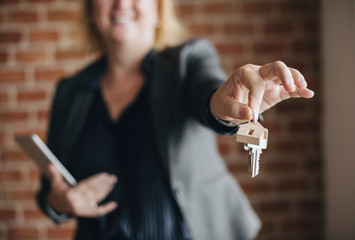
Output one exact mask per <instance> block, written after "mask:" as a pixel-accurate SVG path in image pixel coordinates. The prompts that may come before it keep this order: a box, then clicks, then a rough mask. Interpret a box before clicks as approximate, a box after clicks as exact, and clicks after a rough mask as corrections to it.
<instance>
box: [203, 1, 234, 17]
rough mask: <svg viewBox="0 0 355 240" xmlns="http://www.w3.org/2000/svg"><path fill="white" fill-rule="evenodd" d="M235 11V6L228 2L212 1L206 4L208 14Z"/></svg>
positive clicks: (205, 9) (205, 8) (205, 10)
mask: <svg viewBox="0 0 355 240" xmlns="http://www.w3.org/2000/svg"><path fill="white" fill-rule="evenodd" d="M232 11H233V6H232V5H231V4H229V3H226V2H212V3H206V4H205V5H204V12H205V13H207V14H226V13H229V12H232Z"/></svg>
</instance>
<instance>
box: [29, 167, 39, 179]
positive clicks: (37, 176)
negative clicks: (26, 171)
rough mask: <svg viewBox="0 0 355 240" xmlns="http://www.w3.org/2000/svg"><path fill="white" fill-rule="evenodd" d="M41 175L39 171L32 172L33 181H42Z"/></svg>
mask: <svg viewBox="0 0 355 240" xmlns="http://www.w3.org/2000/svg"><path fill="white" fill-rule="evenodd" d="M41 175H42V172H41V171H40V170H39V169H37V170H33V171H30V178H31V180H34V181H37V180H39V179H40V177H41Z"/></svg>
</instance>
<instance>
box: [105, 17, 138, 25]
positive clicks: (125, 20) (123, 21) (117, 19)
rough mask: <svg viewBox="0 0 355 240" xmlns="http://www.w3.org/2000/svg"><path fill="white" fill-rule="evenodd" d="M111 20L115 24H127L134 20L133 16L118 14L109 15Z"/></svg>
mask: <svg viewBox="0 0 355 240" xmlns="http://www.w3.org/2000/svg"><path fill="white" fill-rule="evenodd" d="M111 21H112V22H113V23H115V24H122V25H125V24H129V23H132V22H133V21H134V19H133V17H126V16H119V17H117V16H116V17H111Z"/></svg>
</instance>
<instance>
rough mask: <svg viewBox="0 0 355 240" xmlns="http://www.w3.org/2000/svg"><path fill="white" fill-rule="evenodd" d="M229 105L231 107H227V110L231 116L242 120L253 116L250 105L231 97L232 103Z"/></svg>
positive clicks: (247, 119)
mask: <svg viewBox="0 0 355 240" xmlns="http://www.w3.org/2000/svg"><path fill="white" fill-rule="evenodd" d="M228 105H229V109H228V108H227V111H226V112H227V114H228V116H229V117H231V118H233V119H236V120H242V121H249V120H250V119H251V118H252V115H253V113H252V110H251V108H250V107H249V106H248V105H246V104H243V103H240V102H238V101H236V100H232V99H230V103H229V104H228ZM228 105H227V107H228Z"/></svg>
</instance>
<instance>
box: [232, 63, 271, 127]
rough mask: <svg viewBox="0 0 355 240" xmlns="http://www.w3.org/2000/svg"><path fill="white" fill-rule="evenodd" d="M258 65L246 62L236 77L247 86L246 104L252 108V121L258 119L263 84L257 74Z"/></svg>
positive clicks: (263, 89)
mask: <svg viewBox="0 0 355 240" xmlns="http://www.w3.org/2000/svg"><path fill="white" fill-rule="evenodd" d="M259 68H260V67H259V66H255V65H251V64H248V65H246V66H244V67H242V68H241V70H240V71H239V73H238V75H239V77H238V79H239V81H241V82H243V84H244V85H245V86H246V87H247V88H248V90H249V93H248V105H249V107H250V108H251V110H252V114H253V117H254V121H258V115H259V111H260V105H261V103H262V101H263V96H264V91H265V85H264V81H263V79H262V78H261V75H260V74H259Z"/></svg>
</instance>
